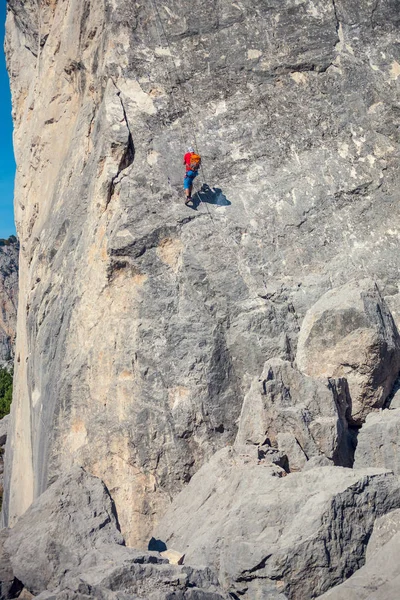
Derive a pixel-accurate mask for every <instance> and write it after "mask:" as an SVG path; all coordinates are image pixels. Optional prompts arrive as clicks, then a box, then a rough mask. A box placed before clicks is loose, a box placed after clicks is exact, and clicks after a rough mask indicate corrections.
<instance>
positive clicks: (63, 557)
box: [5, 467, 124, 594]
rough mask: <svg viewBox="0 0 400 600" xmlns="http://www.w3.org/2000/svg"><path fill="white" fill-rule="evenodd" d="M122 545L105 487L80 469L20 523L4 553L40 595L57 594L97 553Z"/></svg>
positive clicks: (51, 490) (58, 484) (64, 478)
mask: <svg viewBox="0 0 400 600" xmlns="http://www.w3.org/2000/svg"><path fill="white" fill-rule="evenodd" d="M123 543H124V540H123V537H122V535H121V533H120V531H119V530H118V522H117V518H116V514H115V508H114V505H113V502H112V500H111V498H110V496H109V494H108V492H107V490H106V488H105V486H104V484H103V483H102V482H101V481H100V480H99V479H97V478H96V477H93V476H91V475H89V474H88V473H86V472H85V471H84V470H83V469H81V468H79V467H76V468H74V469H73V470H72V471H71V472H69V473H68V474H66V475H64V476H62V477H60V478H59V479H58V480H57V481H56V482H55V483H54V484H53V485H52V486H50V488H49V489H48V490H47V491H46V492H45V493H44V494H43V495H42V496H40V498H38V500H37V501H36V502H35V503H34V504H33V505H32V506H31V507H30V509H29V510H28V511H27V512H26V513H25V514H24V515H23V516H22V517H21V518H20V519H19V521H18V523H17V524H16V525H15V526H14V527H13V529H11V530H10V534H9V536H8V539H7V540H6V542H5V548H6V550H7V552H8V553H9V555H10V560H11V564H12V567H13V570H14V573H15V575H16V577H17V578H18V579H19V580H20V581H22V582H23V584H24V586H25V587H26V588H28V590H29V591H30V592H32V593H33V594H38V593H40V592H42V591H44V590H46V589H54V588H56V587H57V586H58V585H59V584H60V582H61V581H62V579H63V578H64V576H65V573H67V572H69V571H74V570H76V569H77V568H78V567H79V565H80V563H81V562H82V560H83V558H84V557H85V556H86V555H87V554H88V552H89V551H90V550H92V549H93V548H99V547H103V546H104V545H110V544H123Z"/></svg>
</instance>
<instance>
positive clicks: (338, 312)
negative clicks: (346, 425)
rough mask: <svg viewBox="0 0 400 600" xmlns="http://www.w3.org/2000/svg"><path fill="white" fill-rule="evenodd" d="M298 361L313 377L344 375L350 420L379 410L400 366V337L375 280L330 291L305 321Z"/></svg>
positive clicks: (299, 365)
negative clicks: (348, 392)
mask: <svg viewBox="0 0 400 600" xmlns="http://www.w3.org/2000/svg"><path fill="white" fill-rule="evenodd" d="M296 362H297V365H298V367H299V369H300V370H301V371H302V372H304V373H306V374H307V375H311V376H313V377H345V378H346V379H347V381H348V383H349V388H350V395H351V400H352V409H351V418H352V420H353V421H355V422H356V423H360V422H362V421H363V420H364V419H365V417H366V415H367V414H368V413H369V412H370V411H371V410H372V409H374V408H381V407H382V406H383V404H384V402H385V400H386V398H387V397H388V396H389V394H390V392H391V391H392V388H393V384H394V382H395V381H396V379H397V376H398V373H399V370H400V336H399V333H398V331H397V328H396V325H395V323H394V321H393V318H392V315H391V313H390V311H389V309H388V308H387V306H386V304H385V302H384V300H383V299H382V297H381V295H380V293H379V291H378V289H377V288H376V286H374V284H373V282H372V281H369V280H364V281H359V282H355V283H350V284H347V285H345V286H342V287H341V288H339V289H333V290H331V291H329V292H327V293H326V294H325V295H324V296H323V297H322V298H320V299H319V300H318V302H317V303H316V304H315V305H314V306H313V307H312V308H310V310H309V311H308V312H307V314H306V316H305V318H304V320H303V323H302V325H301V329H300V334H299V342H298V347H297V356H296Z"/></svg>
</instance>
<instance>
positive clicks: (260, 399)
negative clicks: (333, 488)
mask: <svg viewBox="0 0 400 600" xmlns="http://www.w3.org/2000/svg"><path fill="white" fill-rule="evenodd" d="M349 404H350V402H349V397H348V389H347V384H346V381H345V380H341V379H339V380H337V381H335V380H333V379H332V380H330V381H328V380H326V382H323V381H320V380H315V379H313V378H311V377H307V376H305V375H303V374H302V373H300V372H299V371H297V370H296V369H294V368H293V367H292V366H291V364H290V363H289V362H284V361H281V360H279V359H274V360H271V361H268V362H267V363H265V365H264V369H263V372H262V374H261V377H257V378H256V379H255V380H254V382H253V384H252V386H251V389H250V392H249V393H248V394H247V395H246V397H245V399H244V403H243V407H242V412H241V416H240V420H239V430H238V434H237V439H236V443H237V444H238V445H239V446H240V445H243V444H256V445H258V446H260V447H263V446H265V445H269V446H272V447H276V448H277V449H278V450H280V451H281V452H282V453H283V454H285V455H286V456H287V457H288V460H289V469H290V470H291V471H298V470H301V469H302V468H303V467H304V465H305V464H306V462H307V460H309V459H310V458H312V457H315V456H321V455H323V456H325V457H326V458H328V459H330V460H331V461H332V463H333V464H338V465H342V466H351V465H352V462H353V460H352V455H353V449H352V441H351V436H350V435H349V432H348V423H347V416H349V409H350V406H349Z"/></svg>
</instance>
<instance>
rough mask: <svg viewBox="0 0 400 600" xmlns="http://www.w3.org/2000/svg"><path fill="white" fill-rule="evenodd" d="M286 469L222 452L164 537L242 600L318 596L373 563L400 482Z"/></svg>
mask: <svg viewBox="0 0 400 600" xmlns="http://www.w3.org/2000/svg"><path fill="white" fill-rule="evenodd" d="M279 475H280V473H279V467H269V466H265V465H263V464H262V463H257V462H256V461H254V462H253V463H252V464H250V463H249V460H248V459H247V460H244V459H243V458H242V457H241V455H240V454H239V453H238V452H236V450H235V449H234V448H226V449H223V450H221V451H219V452H217V453H216V454H215V455H214V456H213V457H212V459H211V460H210V461H209V463H207V464H206V465H205V466H203V467H202V468H201V469H200V471H199V472H198V473H197V474H196V475H195V476H194V477H193V479H192V480H191V481H190V483H189V484H188V486H187V487H186V488H185V489H184V490H183V491H182V492H181V493H180V494H179V495H178V497H177V498H176V499H175V500H174V501H173V503H172V505H171V507H170V508H169V510H168V511H167V513H166V515H165V516H164V518H163V519H162V520H161V522H160V524H159V526H158V527H157V529H156V531H155V533H154V536H155V537H156V538H157V539H159V540H163V541H164V542H165V544H166V545H167V547H173V548H179V550H180V551H181V552H182V553H185V562H186V563H187V564H191V565H193V566H196V567H200V566H207V565H209V566H211V565H212V566H215V567H216V568H218V570H219V580H220V582H221V584H222V585H223V586H224V587H225V588H226V589H229V590H230V591H231V592H234V593H236V594H237V595H238V596H240V597H241V598H242V597H243V598H249V599H250V598H251V599H254V598H268V599H271V600H272V599H273V600H275V599H277V598H288V599H290V600H294V599H296V600H299V599H302V600H303V599H306V598H312V597H315V595H318V594H320V593H322V592H324V591H326V590H327V589H329V588H330V587H331V586H332V585H335V584H336V583H339V582H341V581H343V580H344V579H345V578H346V577H347V576H348V574H349V573H351V572H353V571H354V570H355V569H357V568H358V567H360V566H361V565H362V564H363V561H364V558H365V549H366V542H367V540H368V537H369V535H370V533H371V531H372V527H373V524H374V521H375V518H376V517H377V516H380V515H382V514H385V513H386V512H388V511H390V510H392V509H394V508H397V507H398V506H400V484H399V481H398V479H397V478H396V477H394V476H393V474H391V473H389V472H386V471H383V470H377V469H365V470H361V471H354V470H351V469H346V468H341V467H319V468H314V469H310V470H309V471H306V472H301V473H293V474H289V475H287V476H286V477H280V476H279Z"/></svg>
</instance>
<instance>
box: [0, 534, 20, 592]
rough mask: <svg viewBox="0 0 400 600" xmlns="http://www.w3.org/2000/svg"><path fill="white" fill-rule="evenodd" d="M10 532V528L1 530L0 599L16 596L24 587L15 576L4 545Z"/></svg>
mask: <svg viewBox="0 0 400 600" xmlns="http://www.w3.org/2000/svg"><path fill="white" fill-rule="evenodd" d="M9 532H10V530H9V529H2V530H1V531H0V600H9V599H10V598H16V597H17V596H19V594H20V592H21V590H22V588H23V587H24V586H23V585H22V583H21V582H20V581H19V580H18V579H17V578H16V577H15V575H14V570H13V567H12V565H11V561H10V555H9V553H8V552H7V550H6V549H5V547H4V544H5V542H6V540H7V539H8V535H9Z"/></svg>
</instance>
